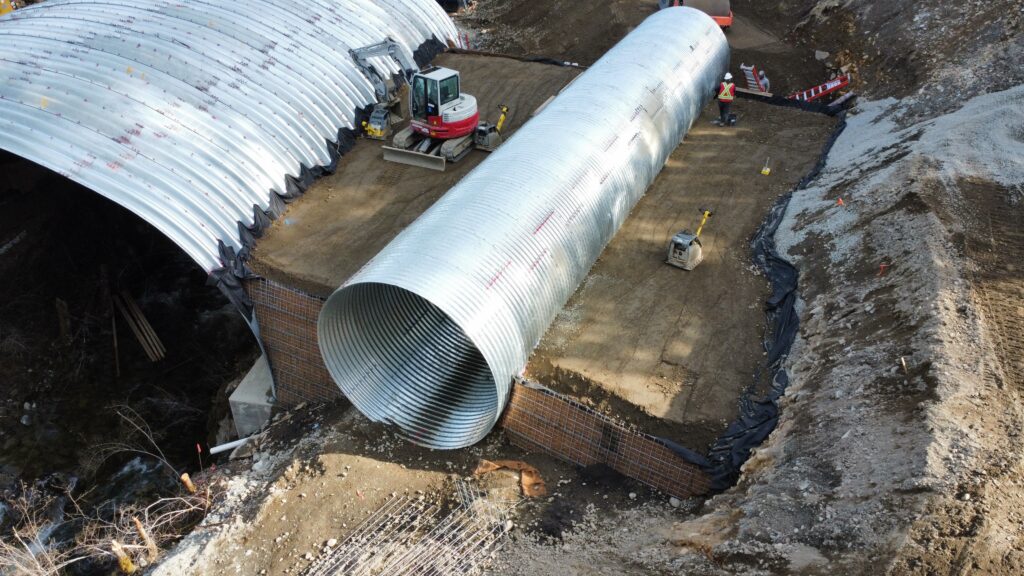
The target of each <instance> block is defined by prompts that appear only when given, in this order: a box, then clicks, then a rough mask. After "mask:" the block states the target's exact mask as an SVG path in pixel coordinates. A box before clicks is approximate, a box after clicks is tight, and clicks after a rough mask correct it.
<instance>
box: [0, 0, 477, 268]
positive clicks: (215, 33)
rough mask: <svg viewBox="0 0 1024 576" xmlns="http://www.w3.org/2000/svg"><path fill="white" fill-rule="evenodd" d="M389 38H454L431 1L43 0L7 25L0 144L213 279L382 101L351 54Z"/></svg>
mask: <svg viewBox="0 0 1024 576" xmlns="http://www.w3.org/2000/svg"><path fill="white" fill-rule="evenodd" d="M388 37H390V38H392V39H393V40H395V41H396V42H398V43H399V44H400V45H401V46H402V48H403V49H404V50H407V51H408V54H410V55H411V54H412V53H413V52H414V51H415V50H417V49H419V48H420V47H421V45H423V44H424V43H425V42H428V41H430V40H431V39H434V38H436V39H438V40H440V41H441V42H449V41H451V42H455V43H458V33H457V32H456V30H455V26H454V24H453V23H452V22H451V20H450V19H449V18H448V16H447V14H445V13H444V11H443V10H441V8H440V7H439V6H438V5H437V3H436V2H435V1H434V0H305V1H302V2H285V1H283V0H251V1H246V2H238V1H235V0H206V1H191V2H180V1H157V0H120V1H118V0H106V1H91V0H49V1H47V2H45V3H42V4H39V5H36V6H32V7H29V8H25V9H22V10H18V11H16V12H14V13H12V14H9V15H7V16H5V17H3V18H0V45H2V46H3V47H4V50H3V53H2V54H0V148H3V149H5V150H7V151H9V152H12V153H14V154H17V155H19V156H21V157H24V158H26V159H28V160H31V161H32V162H35V163H37V164H40V165H43V166H45V167H47V168H49V169H51V170H54V171H56V172H58V173H60V174H63V175H64V176H67V177H68V178H70V179H72V180H74V181H76V182H79V183H80V184H82V185H84V186H86V187H88V188H91V189H92V190H95V191H96V192H98V193H100V194H102V195H104V196H106V197H108V198H110V199H111V200H113V201H114V202H117V203H118V204H121V205H122V206H124V207H126V208H128V209H129V210H131V211H133V212H135V213H136V214H138V215H139V216H140V217H142V218H143V219H145V220H146V221H147V222H149V223H151V224H152V225H153V226H155V227H156V228H157V229H159V230H160V231H161V232H163V233H164V234H166V235H167V236H169V237H170V238H171V239H172V240H173V241H174V242H175V243H177V244H178V245H179V246H181V248H182V249H183V250H185V252H187V253H188V254H189V255H190V256H191V257H192V258H194V259H195V260H196V262H198V263H199V265H200V266H202V267H203V268H204V269H205V270H207V271H210V272H212V271H214V270H217V269H220V268H221V267H222V266H226V265H230V264H231V263H228V262H224V261H223V259H224V256H223V255H224V254H225V253H228V254H236V253H238V251H240V250H241V249H242V248H243V241H242V238H241V232H242V231H241V230H240V229H239V224H241V225H242V226H244V227H246V228H252V227H254V226H258V220H259V219H260V216H261V214H260V212H263V213H266V212H268V211H269V209H270V207H271V203H272V202H271V201H272V200H273V197H272V195H273V194H278V195H286V194H289V180H288V178H289V177H292V178H296V177H299V176H300V175H302V174H303V173H304V172H308V170H310V169H313V168H316V167H322V166H330V165H331V164H332V163H333V161H334V160H336V157H337V152H338V151H337V142H338V140H339V131H343V130H346V129H353V128H355V126H354V121H355V119H356V112H357V110H358V109H361V108H363V107H365V106H367V105H368V104H371V103H373V101H374V99H375V98H374V91H373V86H372V85H371V83H370V82H369V81H368V80H367V79H366V78H365V77H364V76H363V74H362V73H360V71H359V70H358V68H357V67H356V65H355V63H354V62H353V60H352V57H351V56H350V55H349V49H350V48H359V47H362V46H366V45H369V44H373V43H376V42H380V41H382V40H385V39H386V38H388ZM373 63H374V65H375V66H378V67H379V69H381V70H389V71H391V72H396V71H398V65H397V64H396V63H395V62H393V61H392V60H390V59H377V60H376V61H374V62H373ZM221 245H223V247H220V246H221Z"/></svg>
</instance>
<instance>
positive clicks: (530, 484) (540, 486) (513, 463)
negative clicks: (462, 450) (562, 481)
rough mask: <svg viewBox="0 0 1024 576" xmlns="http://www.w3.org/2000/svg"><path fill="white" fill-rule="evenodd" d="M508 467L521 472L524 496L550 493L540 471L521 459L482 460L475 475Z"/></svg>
mask: <svg viewBox="0 0 1024 576" xmlns="http://www.w3.org/2000/svg"><path fill="white" fill-rule="evenodd" d="M504 468H507V469H509V470H515V471H517V472H519V485H520V487H521V488H522V489H523V496H526V497H527V498H539V497H541V496H547V495H548V488H547V485H545V484H544V480H543V479H542V478H541V477H540V472H539V471H538V470H537V469H536V468H534V467H533V466H530V465H529V464H527V463H526V462H522V461H519V460H496V461H494V462H491V461H490V460H481V461H480V465H479V466H477V467H476V470H474V471H473V475H474V476H483V475H484V474H489V473H491V472H494V471H495V470H502V469H504Z"/></svg>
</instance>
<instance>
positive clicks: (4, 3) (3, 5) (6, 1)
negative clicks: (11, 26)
mask: <svg viewBox="0 0 1024 576" xmlns="http://www.w3.org/2000/svg"><path fill="white" fill-rule="evenodd" d="M8 12H14V6H13V5H12V4H11V0H0V16H2V15H4V14H7V13H8Z"/></svg>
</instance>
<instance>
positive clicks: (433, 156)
mask: <svg viewBox="0 0 1024 576" xmlns="http://www.w3.org/2000/svg"><path fill="white" fill-rule="evenodd" d="M351 55H352V59H353V60H354V61H355V63H356V65H357V66H358V67H359V69H360V70H361V71H362V73H363V75H364V76H366V78H367V79H368V80H370V82H371V83H372V84H373V86H374V91H375V93H376V98H377V104H376V105H374V107H373V109H372V111H371V112H370V114H369V117H368V118H367V119H366V120H364V121H363V123H362V127H363V132H364V133H365V135H366V137H367V138H372V139H375V140H387V139H388V137H389V136H390V135H391V133H392V127H393V126H395V125H396V124H399V123H401V122H403V121H404V119H403V118H402V117H401V114H402V109H401V108H402V107H401V104H400V103H401V100H402V95H403V90H405V87H406V86H405V85H406V84H407V85H408V99H409V112H410V119H409V125H408V126H406V127H405V128H404V129H402V130H400V131H399V132H398V133H396V134H394V137H393V138H392V141H391V146H384V159H385V160H388V161H391V162H399V163H401V164H410V165H413V166H421V167H424V168H430V169H432V170H440V171H443V170H444V169H445V167H446V165H447V164H448V163H449V162H458V161H459V160H461V159H463V158H465V157H466V155H467V154H469V152H470V151H471V150H473V149H474V148H475V149H478V150H485V151H487V152H491V151H493V150H495V149H496V148H497V147H498V146H500V145H501V142H502V138H501V130H502V128H503V127H504V125H505V120H506V118H507V116H508V111H509V110H508V106H505V105H501V106H500V107H499V110H500V116H499V118H498V121H497V122H495V123H494V124H491V123H490V122H481V121H480V110H479V108H478V106H477V102H476V98H475V97H473V96H472V95H470V94H465V93H463V92H462V78H461V76H460V75H459V72H458V71H457V70H451V69H449V68H441V67H431V68H427V69H425V70H419V67H418V66H417V65H416V63H415V62H414V61H413V60H412V59H411V58H409V57H408V56H407V55H406V54H405V53H404V52H403V51H402V48H401V46H399V45H398V44H397V43H396V42H394V41H393V40H391V39H390V38H389V39H387V40H385V41H383V42H379V43H377V44H372V45H369V46H365V47H363V48H358V49H355V50H352V51H351ZM378 57H390V58H392V59H394V60H395V61H396V62H397V63H398V64H399V66H400V67H401V68H402V74H395V75H393V76H389V75H386V74H382V73H381V72H380V71H378V70H377V69H376V68H375V67H374V66H373V65H372V64H371V62H372V60H371V59H373V58H378Z"/></svg>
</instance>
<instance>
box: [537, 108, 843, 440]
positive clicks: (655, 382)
mask: <svg viewBox="0 0 1024 576" xmlns="http://www.w3.org/2000/svg"><path fill="white" fill-rule="evenodd" d="M735 110H736V112H737V113H738V114H739V115H740V122H739V125H738V126H737V127H736V128H735V129H723V128H720V127H718V126H716V125H714V124H712V120H713V119H714V118H715V116H716V114H717V112H718V110H717V107H716V106H714V105H711V106H708V107H707V108H706V109H705V110H704V114H703V116H702V117H701V118H700V119H699V120H698V121H697V123H696V124H695V125H694V127H693V128H692V129H691V130H690V133H689V134H688V135H687V137H686V139H685V140H684V141H683V143H682V144H681V145H680V146H679V148H677V149H676V151H675V152H674V153H673V154H672V156H671V157H670V158H669V161H668V164H667V165H666V166H665V168H664V169H663V170H662V172H661V174H659V175H658V178H657V179H656V180H655V181H654V184H653V185H652V186H651V188H650V189H649V190H648V191H647V194H646V195H645V196H644V197H643V198H642V199H641V200H640V202H639V203H638V204H637V206H636V207H635V208H634V209H633V212H632V213H631V214H630V217H629V218H628V219H627V220H626V222H625V224H624V225H623V226H622V228H621V229H620V230H619V232H618V233H617V234H616V235H615V238H614V239H613V240H612V242H611V243H610V244H609V245H608V247H607V248H606V249H605V251H604V252H603V253H602V254H601V257H600V258H599V259H598V261H597V263H596V264H595V265H594V267H593V268H592V269H591V271H590V274H589V275H588V276H587V278H586V280H584V282H583V284H582V285H581V287H580V288H579V290H578V291H577V292H576V294H575V295H573V297H572V298H571V299H570V300H569V302H568V303H567V304H566V306H565V308H564V309H563V311H562V312H561V313H560V314H559V316H558V317H557V318H556V320H555V322H554V323H553V324H552V326H551V328H550V329H549V330H548V332H547V334H546V335H545V336H544V338H543V340H541V343H540V345H539V346H538V348H537V350H536V351H535V352H534V354H533V356H532V357H531V358H530V363H529V366H528V371H529V373H530V375H531V376H533V377H534V378H536V379H538V380H540V381H541V382H542V383H544V384H546V385H548V386H549V387H552V388H554V389H556V390H559V391H562V392H566V393H571V394H573V395H576V396H579V397H582V398H584V399H586V400H589V401H591V402H593V403H595V404H597V405H599V406H604V407H606V408H607V409H608V410H609V411H610V412H612V413H614V414H617V415H620V416H626V417H632V419H633V420H634V421H637V420H639V423H642V424H643V426H644V427H645V428H646V429H648V430H652V429H653V430H660V431H663V432H665V433H670V434H671V435H672V437H673V438H675V439H676V440H677V441H680V442H682V443H683V444H685V445H687V446H689V447H692V448H695V449H698V450H703V449H704V448H706V447H707V445H708V444H709V443H711V442H712V441H713V440H714V439H715V438H716V437H717V436H718V435H719V434H720V433H721V432H722V431H723V430H724V429H725V427H726V426H727V424H728V422H729V421H731V420H732V419H733V418H734V417H735V416H736V413H737V404H736V399H737V398H738V397H739V396H740V394H741V393H742V392H743V390H744V389H745V388H747V387H748V386H749V385H750V383H751V382H752V380H753V374H754V371H755V369H756V368H757V366H758V364H759V363H760V361H761V358H762V348H761V345H760V342H761V336H762V332H763V313H762V310H763V302H764V300H765V298H766V297H767V295H768V284H767V281H766V280H765V279H764V278H763V277H761V276H760V274H759V272H758V271H757V270H756V269H755V268H754V267H753V266H752V265H751V261H750V246H749V242H750V238H751V236H753V233H754V231H755V230H756V229H757V227H758V226H759V225H760V223H761V220H762V219H763V218H764V215H765V213H766V212H767V210H768V208H769V207H770V206H771V205H772V203H774V202H775V200H776V199H777V198H778V197H779V196H780V195H782V194H784V193H786V192H787V191H789V190H791V189H792V188H793V187H794V186H795V185H796V184H797V182H799V180H800V178H801V177H802V176H803V175H804V174H805V173H806V172H807V171H808V170H809V169H810V167H811V166H812V165H813V164H814V163H815V162H816V161H817V159H818V156H819V155H820V152H821V146H822V144H823V143H824V141H825V140H826V139H827V137H828V134H829V133H830V131H831V129H832V127H833V125H834V124H835V120H834V119H832V118H829V117H828V116H824V115H821V114H812V113H807V112H801V111H799V110H795V109H788V108H780V107H777V106H769V105H767V104H761V103H757V102H753V101H743V100H741V101H740V102H739V103H737V105H736V106H735ZM766 161H768V162H769V164H770V166H771V169H772V170H771V175H770V176H762V175H761V174H760V171H761V169H762V167H763V166H764V164H765V162H766ZM703 208H706V209H709V210H711V211H713V215H712V217H711V220H710V221H709V222H708V224H707V225H706V226H705V228H704V231H703V233H702V236H701V237H702V239H703V240H704V251H705V260H704V262H703V263H702V264H701V265H700V266H699V267H698V268H697V269H696V270H694V271H692V272H684V271H682V270H679V269H677V268H674V267H671V266H667V265H665V264H664V261H665V256H666V250H667V246H668V242H669V239H670V238H671V237H672V236H673V235H674V234H675V233H677V232H679V231H680V230H683V229H689V230H691V231H693V230H696V227H697V225H698V224H699V222H700V218H701V209H703ZM638 412H639V413H643V414H645V415H647V416H650V417H654V418H644V417H641V416H639V415H638ZM659 420H665V421H668V423H669V424H668V425H666V424H665V423H664V422H659ZM673 424H680V425H673Z"/></svg>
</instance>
